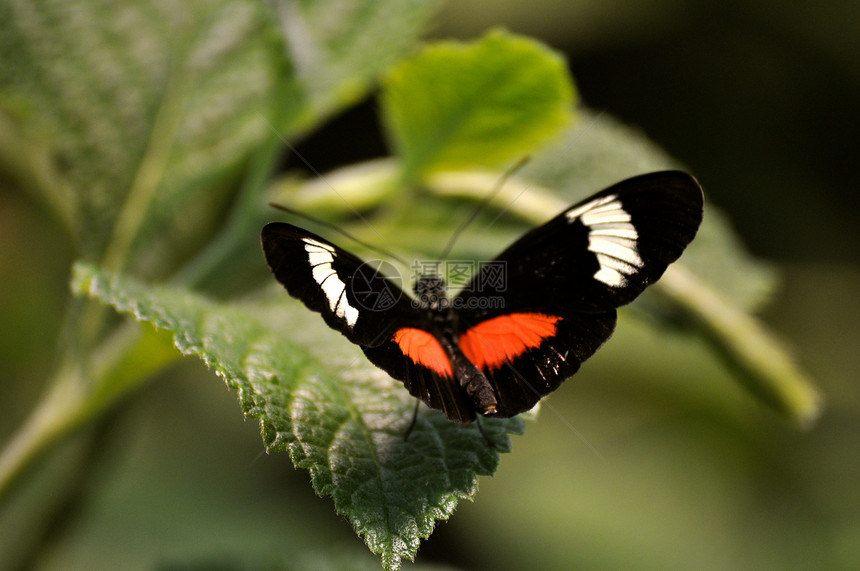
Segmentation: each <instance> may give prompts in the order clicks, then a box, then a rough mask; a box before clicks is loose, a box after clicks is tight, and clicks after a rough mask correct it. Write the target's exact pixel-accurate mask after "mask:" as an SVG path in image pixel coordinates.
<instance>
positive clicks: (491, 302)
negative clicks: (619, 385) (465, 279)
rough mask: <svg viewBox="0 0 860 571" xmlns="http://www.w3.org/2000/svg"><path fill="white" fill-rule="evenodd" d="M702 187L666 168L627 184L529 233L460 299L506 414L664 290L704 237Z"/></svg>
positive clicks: (476, 353) (548, 386) (462, 333)
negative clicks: (619, 314) (632, 305)
mask: <svg viewBox="0 0 860 571" xmlns="http://www.w3.org/2000/svg"><path fill="white" fill-rule="evenodd" d="M702 208H703V196H702V190H701V187H700V186H699V184H698V182H696V180H695V179H694V178H693V177H692V176H690V175H688V174H686V173H683V172H678V171H664V172H657V173H651V174H646V175H642V176H637V177H634V178H631V179H627V180H624V181H622V182H619V183H617V184H615V185H613V186H611V187H609V188H607V189H605V190H603V191H601V192H598V193H597V194H595V195H593V196H591V197H589V198H587V199H585V200H583V201H582V202H579V203H578V204H575V205H574V206H572V207H570V208H568V209H566V210H565V211H564V212H562V213H561V214H559V215H558V216H556V217H555V218H553V219H552V220H550V221H549V222H547V223H546V224H544V225H543V226H540V227H538V228H535V229H533V230H532V231H530V232H528V233H526V234H525V235H523V236H522V237H521V238H520V239H519V240H517V241H516V242H514V243H513V244H512V245H511V246H510V247H508V248H507V249H506V250H505V251H504V252H502V253H501V254H500V255H499V256H498V258H496V260H494V261H493V262H492V263H490V264H487V265H485V266H484V267H482V268H481V270H480V271H479V272H478V273H477V275H476V276H475V277H474V278H473V279H472V281H471V282H470V283H469V285H467V286H466V288H464V290H463V292H461V294H460V295H458V296H457V298H455V300H454V304H455V307H456V308H457V310H458V315H459V322H458V334H459V338H460V346H461V348H462V349H463V351H464V353H465V354H466V355H467V357H469V359H470V360H471V361H472V362H474V363H475V364H476V365H478V367H479V368H480V369H481V370H482V371H483V372H484V373H485V374H486V375H487V377H488V379H489V380H490V382H491V384H492V385H493V388H494V390H495V391H496V393H497V396H498V398H499V402H500V406H499V414H500V415H503V416H510V415H511V414H516V413H517V412H522V411H524V410H528V409H530V408H531V407H532V406H533V405H534V404H535V403H536V402H537V401H538V400H539V399H540V397H541V396H543V395H545V394H548V393H549V392H551V391H553V390H555V389H556V388H557V387H558V386H559V385H560V384H561V382H562V381H564V379H566V378H567V377H569V376H571V375H572V374H573V373H575V372H576V371H577V370H578V369H579V366H580V364H581V363H582V362H583V361H584V360H585V359H587V358H588V357H590V356H591V355H592V354H593V353H594V352H595V351H596V350H597V349H598V348H599V347H600V346H601V345H602V344H603V343H604V342H605V341H606V340H607V339H608V338H609V337H610V336H611V335H612V332H613V330H614V326H615V318H616V315H615V308H616V307H619V306H621V305H624V304H627V303H629V302H631V301H633V300H634V299H635V298H636V297H637V296H638V295H639V294H640V293H641V292H642V291H643V290H644V289H645V288H646V287H647V286H648V285H650V284H652V283H654V282H655V281H656V280H657V279H659V278H660V276H662V275H663V272H664V271H665V270H666V267H667V266H668V265H669V264H670V263H672V262H674V261H675V260H676V259H678V257H679V256H680V255H681V253H682V252H683V250H684V248H685V247H686V246H687V244H689V243H690V241H691V240H692V239H693V237H694V236H695V234H696V232H697V230H698V227H699V224H700V223H701V220H702Z"/></svg>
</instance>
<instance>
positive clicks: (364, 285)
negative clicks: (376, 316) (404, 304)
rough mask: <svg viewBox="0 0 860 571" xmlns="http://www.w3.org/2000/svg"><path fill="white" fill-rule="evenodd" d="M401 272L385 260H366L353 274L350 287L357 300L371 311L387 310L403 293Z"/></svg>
mask: <svg viewBox="0 0 860 571" xmlns="http://www.w3.org/2000/svg"><path fill="white" fill-rule="evenodd" d="M402 283H403V280H402V279H401V278H400V272H398V271H397V268H395V267H394V266H393V265H392V264H390V263H388V262H386V261H385V260H370V261H367V262H364V263H363V264H361V265H360V266H358V269H356V271H355V273H354V274H352V281H351V283H350V289H351V290H352V294H353V296H354V297H355V300H356V302H357V303H358V305H360V306H361V307H362V308H363V309H367V310H369V311H385V310H387V309H390V308H391V307H393V306H394V305H395V304H396V303H397V302H398V301H400V296H401V295H403V289H402V286H401V284H402Z"/></svg>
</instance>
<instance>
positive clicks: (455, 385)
mask: <svg viewBox="0 0 860 571" xmlns="http://www.w3.org/2000/svg"><path fill="white" fill-rule="evenodd" d="M401 330H406V331H410V330H411V328H408V327H407V328H401ZM398 331H400V330H398ZM413 331H414V330H413ZM418 331H421V330H418ZM395 335H396V333H395ZM427 335H431V334H430V333H427ZM395 339H397V337H395V336H392V337H389V338H388V339H387V340H386V341H385V342H384V343H383V344H382V345H379V346H378V347H362V350H363V351H364V354H365V355H366V356H367V358H368V360H369V361H370V362H371V363H373V364H374V365H376V366H377V367H379V368H380V369H382V370H384V371H385V372H386V373H388V374H389V375H391V377H392V378H394V379H398V380H400V381H403V385H404V386H405V387H406V390H407V391H409V394H411V395H412V396H414V397H416V398H418V399H421V401H422V402H424V404H426V405H427V406H429V407H430V408H433V409H436V410H441V411H442V412H444V413H445V416H447V417H448V420H453V421H455V422H462V423H467V422H471V421H473V420H475V405H474V404H473V403H472V402H471V400H470V399H469V397H468V396H467V395H466V391H464V390H463V389H462V388H461V387H460V383H459V381H458V379H457V378H456V376H455V375H454V371H453V368H449V367H446V366H444V363H443V362H441V361H437V362H435V363H433V362H420V360H419V361H416V360H413V358H412V357H408V356H407V355H406V354H405V352H404V345H402V344H401V342H398V340H395ZM429 342H430V343H433V341H432V340H430V341H429ZM437 343H438V341H437ZM445 359H447V356H446V357H445Z"/></svg>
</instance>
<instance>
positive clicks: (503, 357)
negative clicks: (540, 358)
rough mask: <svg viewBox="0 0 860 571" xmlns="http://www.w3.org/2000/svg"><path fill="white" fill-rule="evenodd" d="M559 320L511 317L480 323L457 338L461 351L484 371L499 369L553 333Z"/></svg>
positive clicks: (526, 315)
mask: <svg viewBox="0 0 860 571" xmlns="http://www.w3.org/2000/svg"><path fill="white" fill-rule="evenodd" d="M559 320H561V317H557V316H555V315H544V314H543V313H511V314H509V315H500V316H499V317H494V318H492V319H488V320H487V321H483V322H481V323H479V324H477V325H476V326H474V327H472V328H471V329H469V330H468V331H466V332H465V333H464V334H463V335H461V336H460V349H462V350H463V353H464V354H465V355H466V357H468V359H469V360H470V361H472V363H474V364H475V366H476V367H478V368H479V369H481V370H483V371H488V370H492V369H498V368H500V367H501V366H502V365H503V364H504V363H506V362H508V363H509V362H511V361H513V360H514V359H516V358H517V357H519V356H520V355H522V354H523V353H525V352H526V351H528V350H529V349H536V348H537V347H539V346H540V344H541V343H542V342H543V340H544V339H547V338H548V337H552V336H553V335H555V332H556V329H557V327H556V322H557V321H559Z"/></svg>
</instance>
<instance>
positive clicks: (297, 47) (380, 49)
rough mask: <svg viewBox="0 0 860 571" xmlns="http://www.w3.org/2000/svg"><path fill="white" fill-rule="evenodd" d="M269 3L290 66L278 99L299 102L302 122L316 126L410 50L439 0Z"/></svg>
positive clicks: (276, 0)
mask: <svg viewBox="0 0 860 571" xmlns="http://www.w3.org/2000/svg"><path fill="white" fill-rule="evenodd" d="M269 4H270V5H271V6H272V7H273V10H274V11H275V13H276V17H277V20H278V23H279V25H280V27H281V30H282V32H283V35H284V38H285V49H286V53H287V59H288V60H289V61H290V62H292V65H293V74H294V77H293V78H292V81H293V82H294V83H291V84H290V85H289V88H288V90H287V92H286V93H285V94H284V95H283V96H282V97H283V99H284V101H283V104H284V105H294V104H295V103H296V102H301V105H300V106H301V113H302V115H303V118H304V119H310V120H311V121H314V122H316V123H318V122H319V118H320V117H324V116H326V115H328V114H330V113H331V112H332V111H335V110H337V109H339V108H342V107H344V106H345V105H348V104H351V103H355V102H356V101H358V100H359V99H360V98H361V97H364V96H365V95H366V94H367V91H368V89H369V88H370V86H371V84H372V82H373V81H374V80H375V79H376V78H377V76H378V75H379V74H380V73H381V72H382V71H383V70H385V69H386V68H387V67H388V66H390V65H391V64H393V63H395V62H396V61H397V60H398V59H399V58H400V57H401V56H402V54H403V53H404V52H406V51H407V50H409V49H411V48H412V47H413V46H414V43H415V41H416V39H417V38H418V37H419V36H420V35H421V33H422V32H424V29H425V27H426V26H427V22H428V21H429V19H430V17H431V16H432V15H433V14H435V13H436V12H437V11H438V9H439V8H440V7H441V5H442V3H441V1H439V0H429V1H428V0H372V1H368V0H314V1H313V2H308V1H299V0H269ZM292 88H294V89H292ZM299 123H301V124H302V125H305V124H304V121H302V120H299ZM291 127H292V126H291V125H285V126H281V128H282V129H288V128H291Z"/></svg>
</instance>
